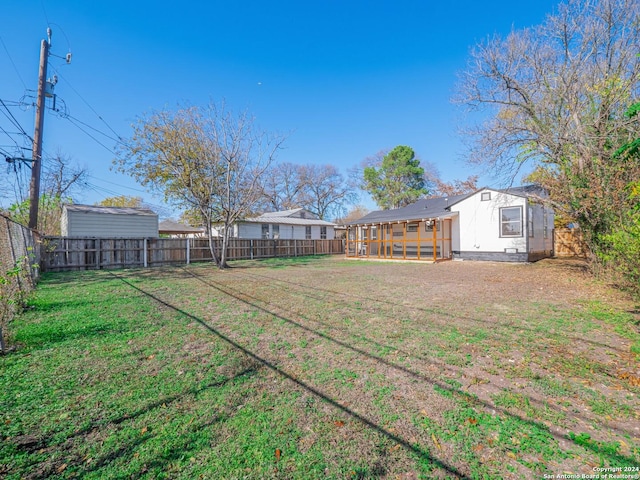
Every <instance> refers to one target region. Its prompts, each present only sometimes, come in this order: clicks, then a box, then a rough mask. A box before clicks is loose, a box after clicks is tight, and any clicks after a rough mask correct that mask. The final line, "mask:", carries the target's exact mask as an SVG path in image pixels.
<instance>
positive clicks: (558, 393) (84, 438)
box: [0, 257, 640, 480]
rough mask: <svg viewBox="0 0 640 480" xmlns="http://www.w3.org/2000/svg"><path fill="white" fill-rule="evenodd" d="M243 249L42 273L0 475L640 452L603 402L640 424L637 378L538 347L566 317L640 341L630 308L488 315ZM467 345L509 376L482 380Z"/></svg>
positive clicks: (552, 458)
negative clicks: (233, 264)
mask: <svg viewBox="0 0 640 480" xmlns="http://www.w3.org/2000/svg"><path fill="white" fill-rule="evenodd" d="M238 266H239V267H241V268H236V269H232V270H231V271H227V272H219V271H218V270H217V269H215V268H213V267H211V266H208V265H194V266H191V267H189V268H175V269H171V268H167V269H159V270H140V271H118V272H108V271H95V272H84V273H82V272H74V273H66V274H47V275H44V276H43V278H42V281H41V283H40V285H39V287H38V289H37V292H36V294H35V295H34V297H33V298H32V299H31V301H30V304H29V307H28V309H27V310H26V311H25V312H24V313H23V314H22V315H21V316H20V317H18V319H16V320H15V321H14V322H13V323H12V324H11V325H10V330H9V334H10V339H11V341H12V343H13V344H15V345H17V346H18V349H17V351H15V352H14V353H12V354H10V355H6V356H3V357H0V363H1V369H0V477H1V478H7V479H11V480H17V479H21V478H25V477H31V478H48V477H53V478H87V479H94V478H95V479H102V478H107V479H109V478H148V479H156V478H160V479H162V478H178V479H191V478H282V479H290V478H294V479H295V478H301V479H314V478H320V477H322V478H333V479H342V478H379V477H384V476H387V477H389V478H395V477H396V476H403V475H406V476H418V477H420V478H432V477H445V478H446V477H456V476H466V477H468V478H499V477H510V476H511V477H521V478H533V477H540V476H541V475H543V474H545V473H558V472H561V471H565V470H562V469H561V468H564V469H566V468H573V467H570V466H568V467H565V463H566V465H575V464H576V463H578V464H580V465H588V464H591V463H595V464H598V465H609V466H620V465H633V464H637V463H638V462H639V461H640V445H638V442H637V441H636V440H635V439H634V438H633V437H632V436H629V435H628V436H624V435H623V434H622V433H620V432H616V430H615V429H614V428H609V425H608V423H607V422H608V420H606V418H607V417H609V418H616V419H624V421H625V422H626V423H627V424H628V425H629V426H630V427H633V426H635V425H638V423H639V422H638V416H637V409H636V408H635V406H636V405H637V401H636V399H637V395H636V394H635V391H634V390H633V388H632V387H630V386H626V385H625V384H620V383H619V382H617V381H615V380H611V378H613V377H612V376H611V375H610V374H611V372H612V370H611V368H610V366H608V365H606V364H604V363H602V362H601V361H599V360H598V359H596V358H585V356H584V355H588V352H589V350H586V352H587V353H586V354H575V355H573V356H563V355H561V354H560V353H559V352H556V351H555V350H554V351H550V352H548V353H547V354H546V355H547V356H546V357H544V358H546V360H547V361H546V363H543V357H542V356H541V355H542V354H541V353H540V352H541V351H546V350H544V348H545V347H546V345H553V346H554V347H558V348H559V347H560V346H562V345H564V344H563V343H561V342H560V341H559V340H558V338H559V337H561V336H562V332H553V333H549V334H546V333H545V332H546V331H548V330H549V328H557V326H558V325H562V326H563V328H566V329H567V331H568V332H571V335H573V334H574V333H575V334H577V333H584V332H587V333H591V332H593V333H598V332H600V331H601V329H602V328H603V327H601V325H602V324H604V325H608V326H609V327H611V329H613V330H614V331H615V332H616V334H618V335H620V337H621V338H624V339H627V340H631V341H632V342H637V341H638V335H637V334H636V335H634V330H633V328H631V327H629V325H628V324H629V322H630V321H631V320H630V319H629V318H628V317H627V316H625V315H626V314H624V312H619V311H617V310H615V309H613V307H609V306H606V305H604V304H602V303H598V304H588V305H587V306H586V307H585V308H582V309H580V310H579V311H576V312H572V311H569V310H566V309H564V310H563V309H562V308H560V307H558V306H551V305H547V306H545V305H543V304H536V305H532V306H531V307H530V308H531V311H528V312H527V313H526V315H523V319H520V320H519V319H518V318H515V319H511V320H509V322H505V324H501V323H498V324H495V325H492V324H487V323H485V321H484V316H483V315H478V316H477V317H471V318H470V317H469V315H471V314H470V313H469V311H468V310H466V311H463V310H460V311H458V310H456V309H457V308H459V306H458V305H451V306H450V307H448V310H447V309H445V308H431V307H429V308H422V304H420V303H418V304H417V305H415V306H411V305H408V306H405V305H403V304H401V303H399V302H396V303H394V302H392V301H389V300H386V299H381V300H380V301H378V299H377V294H376V295H374V294H372V293H371V292H372V291H375V292H378V293H379V292H380V291H381V290H380V289H376V287H378V286H379V284H380V280H379V279H377V278H376V276H375V275H374V274H372V273H371V272H372V270H371V269H372V268H375V269H377V268H381V267H380V266H379V264H373V262H343V261H331V260H328V259H317V258H314V259H309V258H308V257H306V258H305V257H302V258H292V259H277V260H272V261H267V260H265V261H260V262H254V263H251V262H244V263H240V262H238ZM420 268H422V267H420ZM434 268H440V269H442V268H443V266H441V265H440V266H434ZM265 272H266V273H265ZM387 272H392V273H393V272H398V274H399V275H403V274H405V273H406V272H419V273H420V274H422V273H423V271H422V270H420V269H419V268H418V267H416V266H414V265H404V266H399V265H393V266H389V267H388V270H387ZM349 275H352V277H349ZM349 279H350V280H351V281H349ZM356 280H357V281H356ZM358 281H359V282H363V284H362V285H360V283H358ZM384 283H385V285H386V286H387V288H389V289H391V288H393V286H394V284H393V280H392V279H389V278H387V277H384ZM338 284H339V285H340V286H337V285H338ZM305 285H310V286H309V287H305ZM348 285H350V286H352V287H353V286H354V285H355V286H356V287H354V288H357V289H356V290H352V291H345V289H346V288H347V286H348ZM403 288H406V287H403ZM417 288H419V287H417ZM419 291H420V292H421V290H419ZM406 298H419V297H418V296H417V295H413V296H411V295H409V294H407V295H406ZM521 308H524V306H521ZM535 309H541V311H543V312H544V315H542V316H541V317H539V318H538V317H536V316H535V315H534V314H533V313H532V312H533V310H535ZM445 311H448V314H447V315H446V316H445V317H443V315H444V313H443V312H445ZM482 311H483V312H487V313H488V314H490V312H491V308H490V307H489V306H487V307H483V308H482ZM607 312H609V314H610V315H609V314H608V313H607ZM457 315H459V317H460V318H461V319H466V320H458V317H457ZM587 317H588V318H590V319H591V320H590V321H591V323H590V324H589V325H588V326H587V327H584V326H580V325H574V323H579V322H580V321H582V320H584V319H585V318H587ZM345 319H348V320H349V321H348V322H347V321H345ZM464 321H466V322H471V323H464ZM514 322H522V323H521V324H515V326H514ZM551 325H554V327H551ZM522 327H526V328H527V329H529V330H527V331H528V332H529V334H528V335H520V332H521V331H522V330H524V328H522ZM545 335H546V336H545ZM514 352H518V353H519V356H518V357H517V359H516V360H514V359H513V358H514V355H513V353H514ZM611 355H612V358H614V356H615V355H617V353H616V351H612V352H611ZM615 358H617V357H615ZM478 362H482V365H483V368H484V365H488V367H487V368H489V369H490V370H492V372H495V374H496V375H499V376H500V377H501V379H502V380H503V381H507V382H509V386H508V388H504V387H500V388H497V389H496V388H495V385H492V386H491V387H492V389H488V390H486V391H485V390H483V388H485V387H486V386H487V385H488V384H489V383H490V382H491V380H490V379H487V378H484V377H482V375H483V374H482V369H481V368H478V367H477V366H476V364H477V363H478ZM543 367H544V368H543ZM545 369H547V370H545ZM603 384H606V385H605V386H606V387H608V388H609V387H610V390H612V391H613V392H614V393H615V392H618V391H620V392H621V393H620V394H619V395H615V394H611V393H609V394H608V395H604V393H601V392H599V391H598V387H596V385H598V386H599V385H603ZM614 387H615V388H614ZM625 388H626V389H627V391H624V389H625ZM541 396H542V397H541ZM576 403H580V405H581V408H580V409H579V408H575V409H573V408H572V405H573V404H576ZM585 410H588V413H589V415H592V416H591V417H589V418H587V419H584V418H582V417H581V415H584V413H583V411H585ZM599 419H602V420H599ZM585 424H588V425H590V426H593V427H594V429H593V431H590V433H589V434H587V433H586V432H584V431H583V430H584V429H585V428H586V427H585ZM549 425H558V426H561V427H562V428H565V431H569V432H572V431H575V432H576V433H570V434H568V435H566V436H565V437H560V436H558V435H557V434H556V435H554V434H552V431H551V429H550V427H549ZM560 439H562V440H563V441H565V442H567V445H568V446H566V447H562V445H561V443H562V442H561V441H560Z"/></svg>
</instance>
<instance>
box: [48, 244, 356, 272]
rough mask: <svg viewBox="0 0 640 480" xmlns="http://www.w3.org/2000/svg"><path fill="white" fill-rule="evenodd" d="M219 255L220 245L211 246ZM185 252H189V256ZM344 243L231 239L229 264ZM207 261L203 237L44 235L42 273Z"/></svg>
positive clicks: (322, 251) (337, 250)
mask: <svg viewBox="0 0 640 480" xmlns="http://www.w3.org/2000/svg"><path fill="white" fill-rule="evenodd" d="M213 247H214V250H215V252H216V255H217V256H220V253H221V247H222V241H221V240H220V239H215V240H214V243H213ZM187 251H188V253H187ZM343 253H344V246H343V242H342V240H267V239H253V240H250V239H239V238H231V239H229V246H228V251H227V259H228V260H244V259H257V258H270V257H294V256H300V255H330V254H343ZM210 260H211V250H210V248H209V241H208V240H207V239H206V238H148V239H144V238H74V237H45V238H44V240H43V249H42V261H41V264H42V270H43V271H49V272H59V271H65V270H89V269H108V268H132V267H143V266H149V267H155V266H161V265H171V264H185V263H191V262H203V261H210Z"/></svg>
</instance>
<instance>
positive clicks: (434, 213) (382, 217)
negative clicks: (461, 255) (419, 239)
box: [347, 195, 468, 225]
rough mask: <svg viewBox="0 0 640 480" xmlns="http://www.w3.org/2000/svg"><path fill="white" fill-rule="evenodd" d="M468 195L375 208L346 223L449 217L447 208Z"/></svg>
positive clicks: (361, 223) (450, 214) (356, 223)
mask: <svg viewBox="0 0 640 480" xmlns="http://www.w3.org/2000/svg"><path fill="white" fill-rule="evenodd" d="M467 196H468V195H449V196H448V197H436V198H423V199H420V200H418V201H417V202H415V203H412V204H411V205H407V206H406V207H402V208H396V209H393V210H376V211H375V212H371V213H368V214H367V215H365V216H364V217H362V218H359V219H358V220H354V221H352V222H349V223H347V225H363V224H367V223H386V222H397V221H400V222H401V221H406V220H422V219H427V218H437V217H441V218H442V217H451V216H452V215H454V214H453V213H451V212H450V211H449V210H448V208H449V206H451V205H452V204H453V203H457V202H458V201H460V200H462V199H463V198H466V197H467Z"/></svg>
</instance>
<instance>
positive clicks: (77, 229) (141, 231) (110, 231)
mask: <svg viewBox="0 0 640 480" xmlns="http://www.w3.org/2000/svg"><path fill="white" fill-rule="evenodd" d="M64 213H66V216H65V215H64ZM62 219H63V221H62V228H61V231H62V235H63V236H67V237H157V236H158V216H157V215H125V214H111V213H94V212H74V211H72V210H69V211H67V210H66V209H65V210H63V217H62Z"/></svg>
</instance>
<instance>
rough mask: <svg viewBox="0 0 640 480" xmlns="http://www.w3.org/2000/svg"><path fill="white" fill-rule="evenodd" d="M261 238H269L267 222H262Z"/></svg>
mask: <svg viewBox="0 0 640 480" xmlns="http://www.w3.org/2000/svg"><path fill="white" fill-rule="evenodd" d="M262 238H269V224H268V223H263V224H262Z"/></svg>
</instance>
